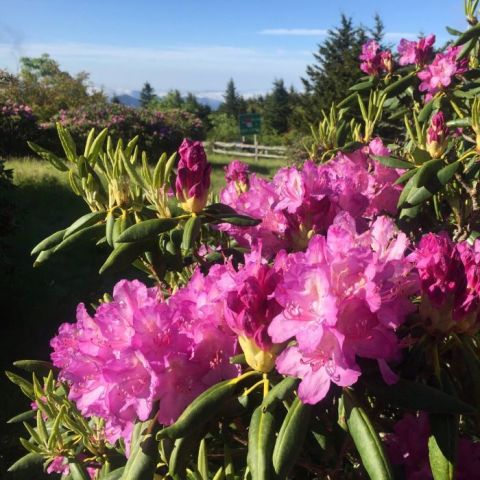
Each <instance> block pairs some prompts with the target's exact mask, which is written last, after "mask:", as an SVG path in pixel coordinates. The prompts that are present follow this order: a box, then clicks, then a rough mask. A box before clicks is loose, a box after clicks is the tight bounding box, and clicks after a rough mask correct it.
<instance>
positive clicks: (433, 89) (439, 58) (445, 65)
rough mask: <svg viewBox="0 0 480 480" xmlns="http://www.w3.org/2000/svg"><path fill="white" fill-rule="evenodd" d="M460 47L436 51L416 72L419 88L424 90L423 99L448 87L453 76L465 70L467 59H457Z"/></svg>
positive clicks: (427, 98) (428, 98) (426, 99)
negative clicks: (420, 69) (431, 59)
mask: <svg viewBox="0 0 480 480" xmlns="http://www.w3.org/2000/svg"><path fill="white" fill-rule="evenodd" d="M461 49H462V47H448V48H447V49H446V50H445V52H441V53H438V54H437V55H436V56H435V58H434V60H433V62H432V63H431V64H430V65H427V66H426V67H425V68H424V69H423V70H422V71H421V72H419V73H418V78H420V80H422V83H421V84H420V87H419V89H420V91H421V92H426V96H425V101H428V100H430V99H431V98H432V96H433V95H435V94H436V93H437V92H439V91H441V90H443V89H444V88H446V87H448V86H449V85H450V84H451V83H452V79H453V77H455V76H456V75H459V74H461V73H464V72H466V71H467V69H468V60H467V59H463V60H461V61H458V60H457V56H458V54H459V53H460V50H461Z"/></svg>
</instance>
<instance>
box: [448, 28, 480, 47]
mask: <svg viewBox="0 0 480 480" xmlns="http://www.w3.org/2000/svg"><path fill="white" fill-rule="evenodd" d="M479 36H480V23H479V24H477V25H475V26H474V27H472V28H470V29H468V30H467V31H466V32H464V33H463V34H462V35H460V36H459V37H458V38H457V40H456V41H455V43H454V44H453V45H454V46H455V47H458V46H459V45H463V44H464V43H467V42H468V41H469V40H471V39H472V38H478V37H479Z"/></svg>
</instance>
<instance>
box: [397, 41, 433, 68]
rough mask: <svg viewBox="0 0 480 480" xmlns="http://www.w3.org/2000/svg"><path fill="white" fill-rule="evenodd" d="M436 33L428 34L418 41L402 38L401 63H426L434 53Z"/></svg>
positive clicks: (419, 64) (399, 46) (400, 45)
mask: <svg viewBox="0 0 480 480" xmlns="http://www.w3.org/2000/svg"><path fill="white" fill-rule="evenodd" d="M434 43H435V35H433V34H431V35H427V36H426V37H422V38H420V39H419V40H418V41H417V42H415V41H410V40H406V39H405V38H402V39H401V40H400V43H399V45H398V53H399V54H400V58H399V60H398V63H399V64H400V65H402V66H403V65H418V66H423V65H425V64H426V63H427V62H428V61H429V59H430V57H431V56H432V54H433V44H434Z"/></svg>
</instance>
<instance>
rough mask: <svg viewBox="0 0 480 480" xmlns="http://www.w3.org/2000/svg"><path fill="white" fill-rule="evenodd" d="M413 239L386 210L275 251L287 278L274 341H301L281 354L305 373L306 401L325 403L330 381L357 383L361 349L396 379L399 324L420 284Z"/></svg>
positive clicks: (340, 221) (290, 371)
mask: <svg viewBox="0 0 480 480" xmlns="http://www.w3.org/2000/svg"><path fill="white" fill-rule="evenodd" d="M407 245H408V240H407V238H406V236H405V234H403V233H400V232H399V231H398V230H397V229H396V227H395V226H394V224H393V221H392V220H390V219H388V218H386V217H379V218H378V219H377V220H375V222H374V223H373V224H372V226H371V228H369V229H368V230H367V231H365V232H364V233H361V234H358V233H357V229H356V225H355V220H354V218H352V217H351V216H350V215H349V214H348V213H342V214H340V215H338V216H337V217H336V219H335V221H334V223H333V224H332V226H330V228H329V229H328V232H327V235H326V237H323V236H315V237H313V238H312V239H311V240H310V243H309V245H308V248H307V250H306V251H305V252H297V253H292V254H290V255H287V254H286V253H283V254H279V256H277V258H276V260H275V264H276V267H277V268H283V269H284V278H283V281H282V282H281V283H280V284H279V286H278V287H277V289H276V291H275V298H276V299H277V301H278V302H279V303H280V304H281V306H282V308H283V311H282V312H281V313H280V314H279V315H278V316H277V317H275V318H274V319H273V321H272V323H271V325H270V327H269V329H268V333H269V334H270V335H271V337H272V340H273V341H274V342H278V343H280V342H285V341H288V340H290V339H291V338H295V340H296V342H297V343H296V345H294V346H290V347H288V348H287V349H286V350H285V351H284V352H283V353H282V354H281V355H280V356H279V358H278V360H277V369H278V371H279V372H280V373H283V374H285V375H293V376H297V377H300V378H301V379H302V382H301V384H300V387H299V391H298V393H299V397H300V398H301V400H303V401H304V402H306V403H317V402H319V401H320V400H322V399H323V398H324V397H325V395H326V394H327V392H328V390H329V387H330V384H331V383H332V382H333V383H335V384H337V385H340V386H348V385H352V384H354V383H355V382H356V381H357V379H358V377H359V376H360V374H361V372H360V368H359V366H358V364H357V363H356V357H357V356H359V357H364V358H370V359H375V360H377V361H378V363H379V366H380V370H381V372H382V374H383V376H384V379H385V380H386V381H387V382H394V381H395V375H394V374H393V372H392V371H391V370H390V368H389V366H388V365H387V362H390V361H395V360H397V359H398V358H399V353H400V346H399V341H398V338H397V337H396V335H395V330H396V329H397V328H398V327H399V326H400V325H401V324H402V323H403V322H404V320H405V317H406V315H407V314H408V313H409V312H411V311H412V310H413V306H412V304H411V303H410V301H409V296H410V295H411V294H412V293H414V292H415V290H416V288H417V282H416V277H415V276H414V275H413V274H411V264H410V263H409V262H408V260H407V259H406V258H405V256H404V253H405V250H406V248H407Z"/></svg>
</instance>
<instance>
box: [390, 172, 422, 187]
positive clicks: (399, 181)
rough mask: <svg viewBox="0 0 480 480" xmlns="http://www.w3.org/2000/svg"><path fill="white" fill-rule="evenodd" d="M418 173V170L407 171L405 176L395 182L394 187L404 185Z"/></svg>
mask: <svg viewBox="0 0 480 480" xmlns="http://www.w3.org/2000/svg"><path fill="white" fill-rule="evenodd" d="M416 173H417V169H415V168H412V169H411V170H407V171H406V172H405V173H404V174H403V175H401V176H400V177H398V178H397V179H396V180H395V182H394V185H401V184H402V183H405V182H406V181H407V180H409V179H410V178H412V177H413V176H414V175H415V174H416Z"/></svg>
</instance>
